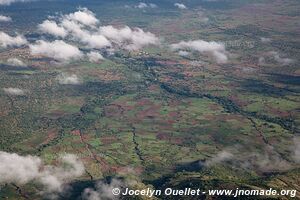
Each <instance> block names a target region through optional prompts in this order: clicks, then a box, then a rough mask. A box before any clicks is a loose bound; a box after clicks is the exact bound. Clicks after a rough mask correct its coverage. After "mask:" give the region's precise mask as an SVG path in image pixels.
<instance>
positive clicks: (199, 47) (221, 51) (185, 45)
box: [171, 40, 228, 63]
mask: <svg viewBox="0 0 300 200" xmlns="http://www.w3.org/2000/svg"><path fill="white" fill-rule="evenodd" d="M171 48H172V49H173V50H194V51H198V52H200V53H208V54H210V55H211V56H213V57H214V59H215V60H216V61H217V62H218V63H226V62H227V60H228V57H227V55H226V53H227V52H226V50H225V45H224V44H222V43H217V42H206V41H203V40H194V41H188V42H185V41H182V42H179V43H177V44H172V45H171Z"/></svg>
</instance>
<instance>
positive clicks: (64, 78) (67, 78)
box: [57, 73, 81, 85]
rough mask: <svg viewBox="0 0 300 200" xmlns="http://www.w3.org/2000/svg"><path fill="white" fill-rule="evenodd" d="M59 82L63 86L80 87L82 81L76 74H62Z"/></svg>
mask: <svg viewBox="0 0 300 200" xmlns="http://www.w3.org/2000/svg"><path fill="white" fill-rule="evenodd" d="M57 79H58V81H59V83H60V84H62V85H78V84H80V83H81V81H80V79H79V78H78V76H77V75H76V74H71V75H68V74H65V73H62V74H60V75H59V76H58V77H57Z"/></svg>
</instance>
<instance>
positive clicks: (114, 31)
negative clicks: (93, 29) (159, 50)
mask: <svg viewBox="0 0 300 200" xmlns="http://www.w3.org/2000/svg"><path fill="white" fill-rule="evenodd" d="M100 33H101V34H102V35H104V36H105V37H107V38H108V39H110V40H112V41H113V42H114V43H115V44H118V45H119V46H121V47H123V48H125V49H127V50H130V51H131V50H138V49H141V48H143V47H145V46H148V45H158V44H159V39H158V38H157V37H156V36H155V35H154V34H153V33H150V32H144V31H143V30H142V29H140V28H135V29H131V28H129V27H128V26H126V27H124V28H120V29H118V28H115V27H113V26H102V27H100Z"/></svg>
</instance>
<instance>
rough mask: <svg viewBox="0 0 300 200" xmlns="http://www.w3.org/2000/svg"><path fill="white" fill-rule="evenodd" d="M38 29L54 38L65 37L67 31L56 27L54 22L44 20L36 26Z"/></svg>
mask: <svg viewBox="0 0 300 200" xmlns="http://www.w3.org/2000/svg"><path fill="white" fill-rule="evenodd" d="M38 29H39V30H40V31H41V32H43V33H47V34H50V35H53V36H56V37H62V38H64V37H66V36H67V31H66V30H65V29H64V28H63V27H60V26H58V25H57V24H56V22H55V21H50V20H45V21H44V22H43V23H42V24H40V25H39V26H38Z"/></svg>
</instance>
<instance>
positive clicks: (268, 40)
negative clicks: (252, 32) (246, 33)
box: [260, 37, 272, 43]
mask: <svg viewBox="0 0 300 200" xmlns="http://www.w3.org/2000/svg"><path fill="white" fill-rule="evenodd" d="M260 41H261V42H262V43H269V42H271V41H272V40H271V39H270V38H265V37H261V38H260Z"/></svg>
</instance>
